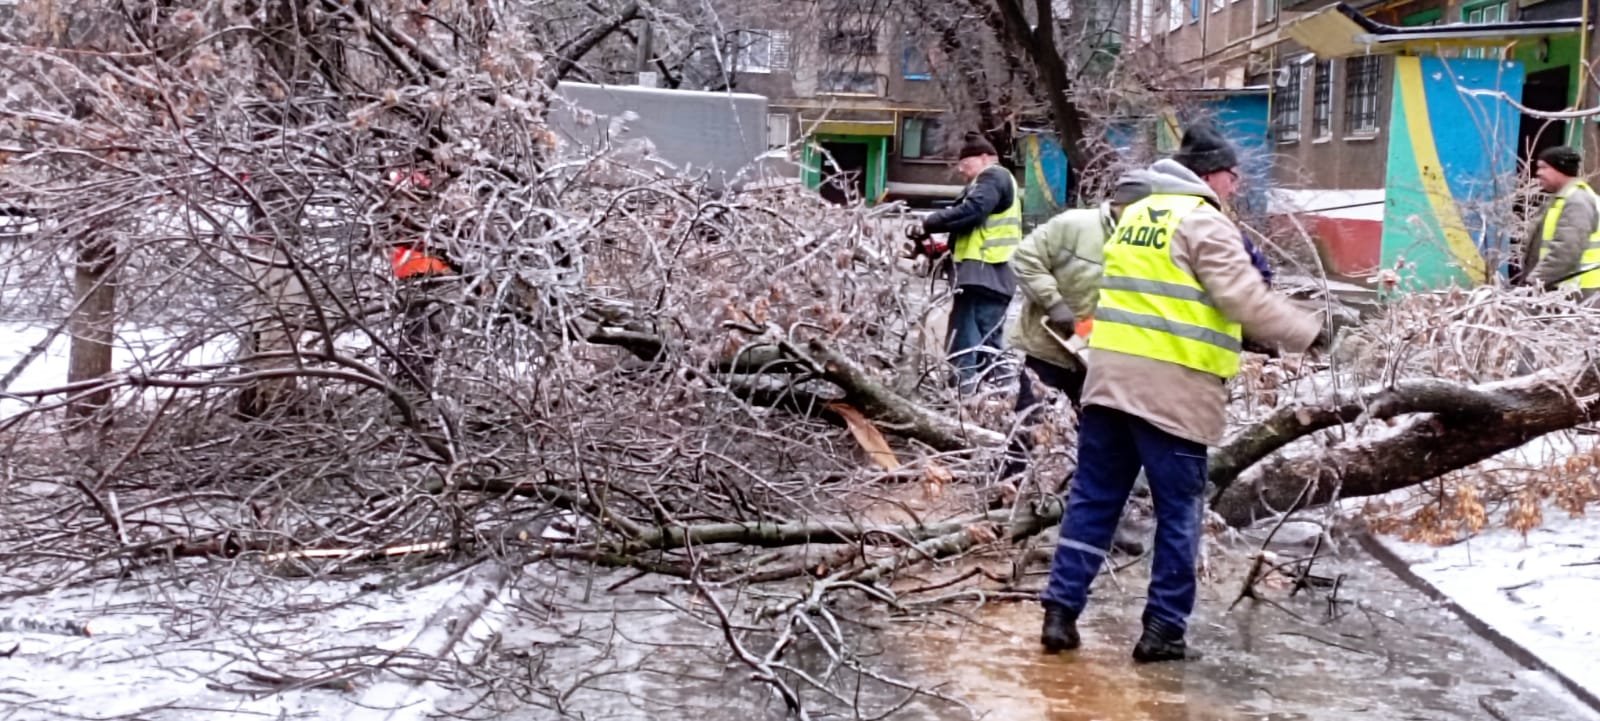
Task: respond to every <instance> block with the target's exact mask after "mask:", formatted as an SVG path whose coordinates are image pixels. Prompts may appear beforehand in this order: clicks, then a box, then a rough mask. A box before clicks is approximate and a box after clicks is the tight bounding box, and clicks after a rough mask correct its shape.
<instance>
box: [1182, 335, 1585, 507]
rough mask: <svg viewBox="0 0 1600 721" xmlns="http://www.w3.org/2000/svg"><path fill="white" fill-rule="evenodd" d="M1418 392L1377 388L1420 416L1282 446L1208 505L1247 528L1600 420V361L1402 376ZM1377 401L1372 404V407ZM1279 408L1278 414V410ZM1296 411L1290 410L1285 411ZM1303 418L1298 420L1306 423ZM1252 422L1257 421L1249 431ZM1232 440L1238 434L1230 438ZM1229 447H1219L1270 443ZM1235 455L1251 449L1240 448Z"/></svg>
mask: <svg viewBox="0 0 1600 721" xmlns="http://www.w3.org/2000/svg"><path fill="white" fill-rule="evenodd" d="M1408 385H1409V387H1410V388H1411V389H1412V390H1415V391H1417V393H1416V394H1414V395H1411V396H1409V397H1408V395H1407V393H1406V392H1403V391H1400V387H1397V388H1396V389H1394V390H1395V391H1397V392H1394V393H1387V392H1384V391H1380V392H1379V393H1378V395H1380V396H1383V398H1384V399H1385V401H1384V405H1383V406H1382V408H1383V415H1381V416H1375V417H1396V416H1400V415H1403V414H1419V413H1420V415H1417V416H1416V417H1413V418H1409V419H1407V420H1405V421H1402V422H1401V425H1399V426H1398V427H1395V428H1392V429H1389V430H1388V431H1387V432H1384V433H1382V434H1380V435H1377V436H1366V437H1357V438H1351V439H1349V440H1345V441H1342V442H1339V443H1335V444H1333V445H1331V446H1329V447H1327V448H1324V449H1317V450H1315V451H1305V452H1288V453H1279V454H1277V455H1274V456H1272V457H1270V458H1268V459H1267V460H1266V461H1264V462H1262V463H1259V464H1256V465H1254V466H1252V467H1250V468H1249V470H1247V471H1245V472H1243V473H1241V474H1239V475H1238V481H1237V482H1233V483H1231V484H1222V485H1221V490H1220V491H1219V492H1218V494H1217V495H1216V496H1214V497H1213V499H1212V507H1213V509H1214V510H1216V511H1217V513H1218V514H1220V515H1221V516H1222V517H1223V519H1225V520H1226V521H1227V522H1228V523H1229V524H1231V525H1234V526H1244V525H1249V524H1251V523H1254V522H1255V521H1257V520H1259V519H1263V518H1267V517H1270V516H1273V515H1276V514H1279V513H1286V512H1289V511H1293V510H1297V509H1300V508H1306V507H1309V506H1314V505H1320V504H1325V503H1329V502H1331V501H1334V500H1337V499H1339V498H1352V497H1363V496H1374V495H1381V494H1384V493H1388V492H1390V491H1394V490H1397V489H1400V488H1405V487H1408V486H1413V485H1416V484H1418V483H1422V482H1423V481H1427V480H1430V479H1433V478H1437V477H1439V476H1441V475H1444V474H1445V473H1449V472H1450V471H1454V470H1457V469H1460V468H1465V467H1467V466H1470V465H1472V464H1474V463H1478V462H1480V461H1484V460H1487V459H1489V458H1492V457H1494V456H1495V455H1497V454H1500V453H1503V452H1505V451H1508V450H1511V449H1514V448H1517V447H1518V446H1521V445H1523V444H1526V443H1528V442H1529V441H1532V440H1534V439H1536V438H1539V437H1540V436H1543V435H1545V434H1548V433H1553V432H1555V431H1559V430H1564V429H1567V428H1571V427H1573V426H1576V425H1578V424H1581V423H1586V422H1591V421H1594V420H1596V419H1597V418H1600V404H1597V403H1595V400H1596V396H1597V395H1600V367H1597V366H1596V365H1594V364H1585V365H1582V366H1576V367H1574V366H1568V367H1566V368H1562V369H1552V370H1548V371H1544V372H1541V373H1536V374H1532V375H1528V376H1522V377H1519V378H1514V379H1511V380H1507V381H1501V382H1497V383H1487V384H1483V385H1479V386H1462V385H1455V384H1448V383H1444V382H1439V381H1433V382H1428V385H1426V386H1424V385H1423V384H1422V383H1416V384H1408ZM1375 407H1378V406H1374V405H1371V404H1369V406H1368V409H1369V412H1370V411H1372V409H1373V408H1375ZM1346 410H1347V408H1346V407H1344V406H1340V407H1338V408H1335V409H1328V408H1322V409H1320V410H1315V409H1308V410H1307V412H1306V414H1305V415H1304V416H1302V417H1301V419H1300V420H1297V421H1296V422H1295V423H1293V424H1289V425H1288V426H1284V425H1282V424H1280V425H1279V426H1278V427H1279V428H1280V429H1282V430H1283V432H1282V433H1281V434H1280V436H1279V437H1277V438H1275V439H1274V440H1273V441H1272V443H1271V444H1275V445H1276V447H1279V448H1281V447H1282V446H1283V445H1286V444H1287V443H1288V442H1290V441H1293V440H1294V439H1296V438H1300V437H1303V436H1305V435H1308V434H1310V433H1312V432H1314V430H1315V429H1316V428H1317V427H1318V426H1319V424H1321V427H1327V426H1328V425H1332V424H1331V423H1323V420H1324V419H1326V418H1328V417H1331V416H1334V415H1340V414H1341V413H1342V412H1344V411H1346ZM1284 413H1285V412H1282V411H1280V412H1279V413H1278V414H1275V416H1274V417H1280V416H1282V415H1283V414H1284ZM1291 414H1292V412H1291ZM1302 421H1304V422H1302ZM1252 430H1254V429H1252ZM1236 443H1238V441H1236ZM1248 443H1249V444H1254V445H1253V446H1247V445H1239V446H1235V445H1230V446H1229V447H1227V448H1224V449H1222V452H1223V453H1228V452H1230V449H1231V450H1238V449H1242V448H1246V447H1254V448H1259V447H1262V446H1263V445H1271V444H1267V443H1266V442H1265V441H1262V440H1260V439H1257V440H1252V441H1249V442H1248ZM1238 455H1239V457H1241V458H1242V457H1244V456H1245V455H1248V454H1246V453H1244V452H1243V451H1239V453H1238Z"/></svg>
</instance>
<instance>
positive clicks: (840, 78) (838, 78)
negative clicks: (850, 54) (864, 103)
mask: <svg viewBox="0 0 1600 721" xmlns="http://www.w3.org/2000/svg"><path fill="white" fill-rule="evenodd" d="M817 89H818V90H821V91H823V92H825V93H844V94H847V95H879V94H881V93H879V92H878V74H877V73H869V72H862V71H860V70H824V71H823V72H822V73H821V74H820V75H818V76H817Z"/></svg>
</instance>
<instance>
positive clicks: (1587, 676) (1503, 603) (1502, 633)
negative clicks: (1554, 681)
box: [1362, 517, 1600, 710]
mask: <svg viewBox="0 0 1600 721" xmlns="http://www.w3.org/2000/svg"><path fill="white" fill-rule="evenodd" d="M1362 544H1363V545H1364V546H1365V547H1366V548H1367V550H1368V551H1369V552H1371V553H1372V554H1373V555H1374V556H1375V557H1377V558H1378V559H1379V560H1381V561H1382V562H1383V563H1384V564H1385V565H1386V566H1388V567H1389V568H1390V569H1391V570H1393V571H1394V572H1395V573H1396V574H1398V575H1399V576H1400V577H1401V578H1403V579H1405V580H1406V581H1407V582H1409V583H1411V584H1412V585H1414V586H1416V587H1417V588H1419V589H1420V590H1422V591H1423V592H1425V593H1427V594H1429V595H1431V596H1433V597H1435V598H1437V599H1440V600H1442V601H1444V602H1446V603H1447V604H1448V605H1449V606H1450V608H1451V610H1453V611H1454V612H1455V613H1456V614H1457V615H1459V616H1461V618H1462V619H1463V620H1464V621H1465V622H1466V623H1467V625H1468V626H1470V627H1471V628H1472V629H1473V630H1474V631H1477V632H1478V633H1479V634H1480V635H1482V636H1484V637H1485V638H1486V639H1488V640H1489V641H1490V642H1491V643H1493V644H1495V645H1496V646H1498V647H1499V648H1500V649H1501V650H1502V651H1504V652H1505V653H1506V654H1507V655H1509V656H1511V657H1512V658H1514V659H1516V660H1517V661H1518V662H1520V663H1522V664H1524V665H1526V666H1528V667H1530V668H1534V669H1538V670H1544V671H1547V672H1549V673H1551V674H1552V675H1554V676H1556V677H1557V678H1558V679H1560V680H1561V682H1562V684H1563V685H1565V686H1566V687H1567V688H1568V690H1570V691H1571V692H1572V693H1573V695H1575V696H1577V697H1578V698H1579V699H1582V700H1583V702H1584V703H1587V704H1589V705H1590V706H1591V707H1594V708H1595V709H1596V710H1600V664H1596V663H1595V658H1596V656H1595V653H1596V652H1595V649H1597V648H1600V617H1597V616H1596V615H1595V614H1594V605H1595V603H1596V599H1600V519H1593V518H1574V519H1569V518H1565V517H1562V518H1551V519H1549V520H1547V521H1546V523H1545V524H1544V525H1543V526H1540V527H1538V528H1535V529H1534V530H1532V531H1530V532H1529V533H1528V537H1527V539H1526V540H1524V539H1523V537H1522V535H1521V534H1519V533H1517V532H1515V531H1512V530H1509V529H1503V528H1502V529H1493V530H1488V531H1485V532H1483V533H1482V534H1480V535H1478V536H1476V537H1474V538H1472V539H1470V540H1468V541H1463V542H1461V543H1457V544H1454V545H1451V546H1443V547H1434V546H1428V545H1423V544H1416V543H1408V542H1405V541H1401V540H1398V539H1395V538H1390V537H1374V536H1367V537H1364V538H1363V539H1362Z"/></svg>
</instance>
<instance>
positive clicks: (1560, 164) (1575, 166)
mask: <svg viewBox="0 0 1600 721" xmlns="http://www.w3.org/2000/svg"><path fill="white" fill-rule="evenodd" d="M1539 160H1543V161H1544V164H1545V165H1548V166H1550V167H1552V168H1555V169H1556V170H1557V171H1559V172H1560V173H1561V174H1562V175H1565V176H1568V177H1573V178H1576V177H1578V174H1579V173H1582V172H1583V156H1581V155H1579V154H1578V151H1576V150H1573V149H1572V147H1571V146H1567V145H1557V146H1554V147H1550V148H1545V149H1544V150H1541V151H1539Z"/></svg>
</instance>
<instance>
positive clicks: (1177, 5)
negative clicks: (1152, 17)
mask: <svg viewBox="0 0 1600 721" xmlns="http://www.w3.org/2000/svg"><path fill="white" fill-rule="evenodd" d="M1181 27H1183V0H1167V32H1172V31H1173V30H1177V29H1178V28H1181Z"/></svg>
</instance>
